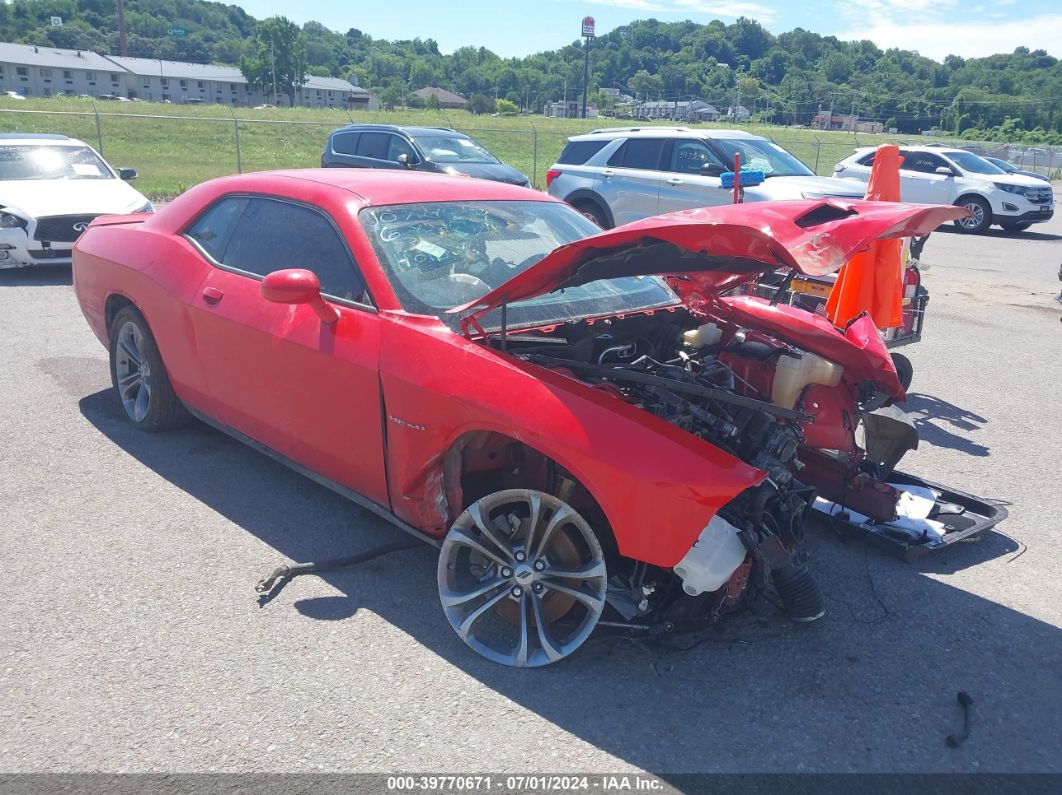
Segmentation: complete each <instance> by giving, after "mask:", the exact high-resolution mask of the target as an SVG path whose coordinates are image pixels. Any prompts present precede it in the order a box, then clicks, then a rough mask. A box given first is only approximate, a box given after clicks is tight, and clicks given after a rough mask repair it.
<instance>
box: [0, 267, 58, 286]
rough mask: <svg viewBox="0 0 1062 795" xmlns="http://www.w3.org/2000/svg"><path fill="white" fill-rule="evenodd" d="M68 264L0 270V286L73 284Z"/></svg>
mask: <svg viewBox="0 0 1062 795" xmlns="http://www.w3.org/2000/svg"><path fill="white" fill-rule="evenodd" d="M73 283H74V281H73V276H72V274H71V271H70V266H69V265H34V266H33V267H31V268H5V269H3V270H0V287H55V286H57V285H70V284H73Z"/></svg>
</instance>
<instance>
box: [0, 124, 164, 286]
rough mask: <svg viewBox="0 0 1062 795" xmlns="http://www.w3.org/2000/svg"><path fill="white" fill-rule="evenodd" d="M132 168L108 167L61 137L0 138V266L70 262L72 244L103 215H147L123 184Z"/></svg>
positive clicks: (144, 203) (141, 200)
mask: <svg viewBox="0 0 1062 795" xmlns="http://www.w3.org/2000/svg"><path fill="white" fill-rule="evenodd" d="M130 179H136V170H135V169H132V168H122V169H118V170H117V171H116V170H115V169H113V168H111V167H110V166H109V165H107V163H106V162H105V161H104V159H103V158H102V157H100V156H99V154H98V153H97V152H96V151H95V150H94V149H93V148H92V147H91V146H89V145H88V144H86V143H85V142H84V141H78V140H75V139H73V138H67V137H66V136H65V135H30V134H24V133H7V134H3V135H0V269H2V268H23V267H26V266H28V265H41V264H48V263H51V264H57V265H64V264H65V265H69V264H70V249H71V247H72V246H73V245H74V241H75V240H77V238H78V237H79V236H80V235H81V233H82V232H84V231H85V229H86V228H87V227H88V225H89V224H90V223H92V221H93V219H94V218H96V217H97V216H100V215H125V214H127V213H139V212H152V211H153V208H152V206H151V202H149V201H148V200H147V199H146V198H145V197H144V196H143V194H141V193H140V192H139V191H137V190H135V189H133V188H132V187H131V186H130V185H128V184H126V180H130Z"/></svg>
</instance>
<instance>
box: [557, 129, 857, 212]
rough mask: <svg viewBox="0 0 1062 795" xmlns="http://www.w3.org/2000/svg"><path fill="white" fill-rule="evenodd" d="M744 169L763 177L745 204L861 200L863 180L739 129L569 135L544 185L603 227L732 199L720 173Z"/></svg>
mask: <svg viewBox="0 0 1062 795" xmlns="http://www.w3.org/2000/svg"><path fill="white" fill-rule="evenodd" d="M735 154H740V155H741V165H742V168H743V169H744V168H749V169H755V170H758V171H762V172H763V173H764V174H765V175H766V177H767V178H766V179H765V180H764V181H763V182H762V183H761V184H759V185H756V186H754V187H748V188H745V193H744V196H745V199H744V200H745V201H746V202H759V201H772V200H775V199H802V198H803V199H810V198H821V197H824V196H836V197H839V198H844V199H862V198H863V195H864V193H865V192H866V185H865V184H864V183H862V182H860V181H859V180H854V179H837V178H834V177H819V176H816V175H815V172H813V171H812V170H811V169H810V168H808V167H807V166H805V165H804V164H803V163H801V162H800V161H799V160H798V159H797V158H796V157H794V156H793V155H791V154H790V153H789V152H787V151H786V150H785V149H783V148H782V147H780V146H778V144H776V143H773V142H772V141H769V140H767V139H766V138H761V137H759V136H757V135H752V134H750V133H747V132H744V131H742V130H695V129H690V128H687V127H616V128H611V129H604V130H594V131H593V132H591V133H589V134H588V135H577V136H574V137H572V138H569V139H568V144H567V146H565V147H564V151H562V152H561V155H560V158H559V159H558V160H557V162H556V163H554V165H553V167H552V168H550V169H549V171H548V172H547V173H546V190H547V192H548V193H549V194H550V195H551V196H556V197H557V198H559V199H563V200H564V201H566V202H568V203H569V204H571V205H572V206H573V207H575V208H576V209H577V210H579V211H580V212H582V213H583V214H584V215H586V216H588V217H589V218H592V219H593V220H594V221H596V222H597V223H598V225H600V226H601V227H603V228H605V229H610V228H612V227H613V226H619V225H620V224H627V223H630V222H631V221H637V220H639V219H641V218H647V217H649V216H651V215H660V214H662V213H667V212H671V211H672V210H687V209H690V208H692V207H711V206H714V205H720V204H730V203H731V201H733V194H732V193H731V191H730V190H729V189H727V188H723V187H722V181H721V180H720V175H721V174H723V173H725V172H728V171H732V170H733V167H734V155H735Z"/></svg>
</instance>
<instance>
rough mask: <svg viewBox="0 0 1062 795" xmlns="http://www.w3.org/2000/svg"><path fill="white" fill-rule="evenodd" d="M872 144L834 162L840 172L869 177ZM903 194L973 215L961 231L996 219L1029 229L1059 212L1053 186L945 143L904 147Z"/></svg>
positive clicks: (984, 226) (981, 228) (1003, 224)
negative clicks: (1010, 171)
mask: <svg viewBox="0 0 1062 795" xmlns="http://www.w3.org/2000/svg"><path fill="white" fill-rule="evenodd" d="M876 151H877V150H876V149H875V148H874V147H862V148H860V149H856V150H855V152H854V153H853V154H852V155H851V156H849V157H846V158H845V159H844V160H842V161H841V162H840V163H838V164H837V165H836V166H834V167H833V173H834V174H835V175H836V176H842V175H843V176H845V177H855V178H856V179H861V180H868V179H869V178H870V169H871V166H873V165H874V155H875V153H876ZM900 155H901V156H902V157H903V163H902V164H901V166H900V196H901V198H902V199H903V201H905V202H914V203H917V204H954V205H957V206H959V207H965V208H966V209H968V210H969V211H970V213H971V215H970V217H969V218H963V219H960V220H958V221H956V222H955V226H956V227H957V228H958V230H959V231H960V232H966V233H971V234H973V233H979V232H984V231H985V230H987V229H988V227H990V226H991V225H992V224H998V225H999V226H1001V227H1002V228H1003V229H1006V230H1008V231H1019V232H1020V231H1021V230H1023V229H1028V228H1029V227H1030V226H1032V225H1033V224H1036V223H1042V222H1044V221H1049V220H1050V219H1051V217H1052V216H1053V215H1054V214H1055V200H1054V192H1053V191H1052V190H1051V186H1050V185H1045V184H1044V183H1043V181H1042V180H1040V179H1035V178H1033V177H1023V176H1021V175H1019V174H1008V173H1007V172H1006V171H1004V170H1003V169H1001V168H1000V167H999V166H997V165H994V164H993V163H990V162H989V161H988V160H986V159H985V158H983V157H981V156H980V155H975V154H973V153H972V152H969V151H967V150H964V149H949V148H947V147H943V146H939V145H938V146H906V147H901V148H900Z"/></svg>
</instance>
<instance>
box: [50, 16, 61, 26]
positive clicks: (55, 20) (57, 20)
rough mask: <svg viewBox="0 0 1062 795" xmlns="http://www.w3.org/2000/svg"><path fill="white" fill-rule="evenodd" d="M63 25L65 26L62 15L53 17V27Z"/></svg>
mask: <svg viewBox="0 0 1062 795" xmlns="http://www.w3.org/2000/svg"><path fill="white" fill-rule="evenodd" d="M62 26H63V18H62V17H52V27H53V28H61V27H62Z"/></svg>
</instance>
